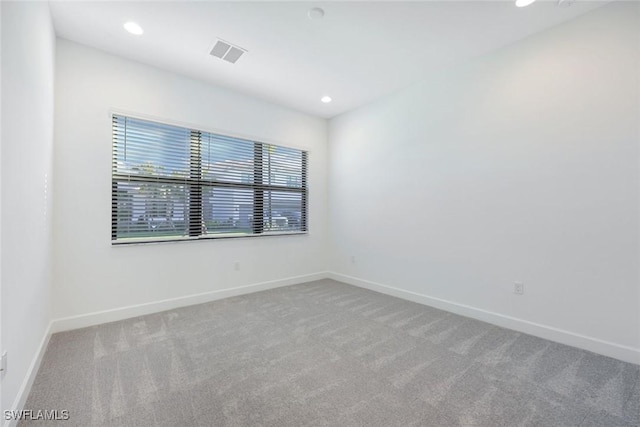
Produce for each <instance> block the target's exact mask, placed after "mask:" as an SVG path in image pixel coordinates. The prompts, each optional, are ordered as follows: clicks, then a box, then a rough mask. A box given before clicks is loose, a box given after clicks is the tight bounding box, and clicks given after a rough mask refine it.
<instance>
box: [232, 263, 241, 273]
mask: <svg viewBox="0 0 640 427" xmlns="http://www.w3.org/2000/svg"><path fill="white" fill-rule="evenodd" d="M233 268H234V269H235V270H236V271H240V263H239V262H238V261H236V262H235V264H234V265H233Z"/></svg>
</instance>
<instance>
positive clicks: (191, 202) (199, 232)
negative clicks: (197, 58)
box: [109, 111, 309, 246]
mask: <svg viewBox="0 0 640 427" xmlns="http://www.w3.org/2000/svg"><path fill="white" fill-rule="evenodd" d="M109 117H110V119H111V131H112V138H111V161H112V166H111V244H112V245H114V246H120V245H132V244H149V243H168V242H193V241H204V240H217V239H242V238H253V237H276V236H295V235H307V234H309V217H308V216H309V186H308V174H309V150H308V149H306V148H300V147H295V146H291V145H285V144H281V143H273V142H267V141H265V140H257V139H255V138H253V137H247V136H238V135H233V134H231V133H228V132H221V131H219V130H205V129H203V127H202V126H194V125H190V124H184V123H176V122H173V121H170V120H164V119H157V118H150V117H148V116H140V115H136V114H131V113H124V112H119V111H111V112H110V113H109ZM117 117H121V118H130V119H134V120H142V121H149V122H154V123H159V124H162V125H167V126H174V127H179V128H183V129H185V130H188V131H189V132H190V135H191V138H190V143H189V151H190V156H189V176H187V177H182V178H178V177H169V176H159V175H146V176H145V175H143V174H135V175H131V174H119V173H117V172H116V170H115V168H114V166H113V162H114V159H115V149H116V142H115V141H116V140H115V137H114V134H115V133H114V126H115V122H116V120H117ZM203 133H210V134H213V135H219V136H223V137H226V138H232V139H238V140H243V141H245V142H251V143H253V148H254V157H253V162H254V163H253V165H254V173H253V175H254V177H253V178H254V179H253V182H248V183H245V182H238V183H235V182H224V181H216V180H214V179H207V178H205V177H204V176H203V174H202V167H203V159H202V150H201V149H202V144H201V141H202V139H201V137H202V134H203ZM196 141H197V142H196ZM265 146H275V147H282V148H287V149H293V150H297V151H300V154H301V156H302V160H301V162H302V163H301V176H300V179H301V183H300V184H301V185H300V187H290V186H282V185H273V184H264V183H263V182H262V179H263V174H264V173H265V171H264V168H263V166H264V164H263V159H262V157H263V152H264V147H265ZM243 181H244V180H243ZM127 182H141V183H154V184H170V185H184V186H185V187H186V189H185V193H186V194H187V196H188V203H187V205H188V210H187V211H188V217H187V218H186V219H185V221H186V222H187V227H186V234H185V235H181V236H166V235H165V236H157V237H154V236H146V237H131V238H126V237H124V238H123V237H121V238H119V239H118V236H117V234H118V229H117V223H118V199H117V197H116V194H117V189H118V183H127ZM204 188H212V189H213V188H239V189H245V190H246V189H251V191H252V192H253V198H252V200H253V218H256V216H257V217H261V218H262V221H255V220H254V221H253V222H252V232H251V233H205V231H204V228H203V225H202V224H203V206H202V193H203V189H204ZM267 191H276V192H291V193H296V194H300V198H301V212H300V213H301V217H300V229H299V230H292V231H287V230H276V231H273V230H271V231H264V222H265V221H266V220H267V216H265V215H264V194H265V193H266V192H267ZM198 205H199V206H198ZM192 212H195V214H194V215H192Z"/></svg>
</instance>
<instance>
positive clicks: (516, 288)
mask: <svg viewBox="0 0 640 427" xmlns="http://www.w3.org/2000/svg"><path fill="white" fill-rule="evenodd" d="M513 293H514V294H516V295H524V283H522V282H515V283H514V284H513Z"/></svg>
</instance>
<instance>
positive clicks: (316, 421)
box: [20, 280, 640, 427]
mask: <svg viewBox="0 0 640 427" xmlns="http://www.w3.org/2000/svg"><path fill="white" fill-rule="evenodd" d="M639 376H640V367H639V366H638V365H633V364H629V363H624V362H620V361H617V360H614V359H611V358H607V357H603V356H599V355H596V354H593V353H590V352H586V351H582V350H578V349H575V348H572V347H568V346H564V345H560V344H556V343H553V342H550V341H546V340H543V339H539V338H535V337H532V336H529V335H525V334H521V333H517V332H513V331H510V330H507V329H502V328H499V327H496V326H492V325H489V324H486V323H482V322H478V321H475V320H471V319H468V318H465V317H461V316H457V315H454V314H451V313H447V312H444V311H441V310H436V309H433V308H429V307H425V306H422V305H419V304H415V303H411V302H407V301H404V300H400V299H397V298H393V297H389V296H386V295H382V294H379V293H375V292H371V291H368V290H364V289H360V288H356V287H352V286H349V285H345V284H342V283H338V282H335V281H331V280H322V281H317V282H311V283H306V284H301V285H296V286H289V287H284V288H278V289H274V290H269V291H264V292H259V293H254V294H250V295H245V296H240V297H234V298H229V299H225V300H220V301H216V302H211V303H207V304H201V305H196V306H191V307H186V308H181V309H177V310H171V311H166V312H163V313H158V314H152V315H148V316H143V317H138V318H134V319H129V320H125V321H120V322H115V323H109V324H104V325H100V326H95V327H91V328H86V329H80V330H75V331H70V332H63V333H58V334H55V335H53V336H52V338H51V341H50V343H49V346H48V348H47V351H46V354H45V356H44V359H43V362H42V365H41V367H40V370H39V372H38V375H37V377H36V380H35V384H34V386H33V388H32V390H31V393H30V395H29V398H28V401H27V404H26V406H25V409H32V410H38V409H48V410H51V409H58V410H63V409H66V410H68V411H69V414H70V419H69V420H68V421H65V422H62V421H59V422H46V423H44V422H40V421H37V422H34V421H30V422H24V421H23V422H21V423H20V425H22V426H25V425H31V424H47V425H52V424H56V425H64V426H72V425H73V426H491V427H497V426H505V427H513V426H607V427H609V426H611V427H613V426H638V425H640V381H639Z"/></svg>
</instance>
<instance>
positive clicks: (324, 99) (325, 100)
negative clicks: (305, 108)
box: [320, 95, 331, 104]
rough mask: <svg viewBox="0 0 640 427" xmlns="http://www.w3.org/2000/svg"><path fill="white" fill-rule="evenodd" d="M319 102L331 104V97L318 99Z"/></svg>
mask: <svg viewBox="0 0 640 427" xmlns="http://www.w3.org/2000/svg"><path fill="white" fill-rule="evenodd" d="M320 101H322V102H324V103H325V104H328V103H330V102H331V97H330V96H327V95H325V96H323V97H322V98H320Z"/></svg>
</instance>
